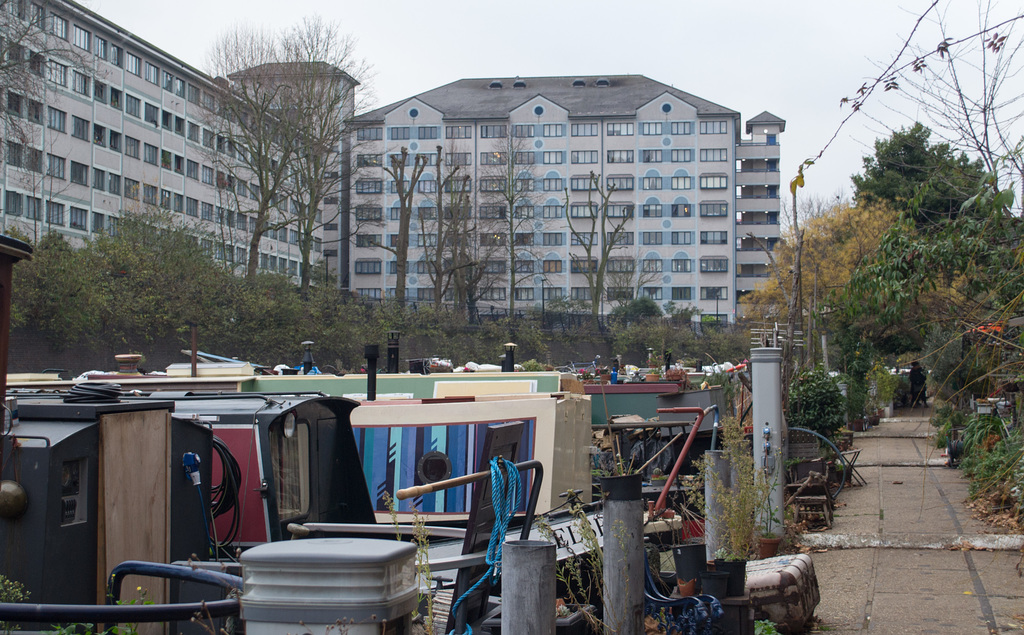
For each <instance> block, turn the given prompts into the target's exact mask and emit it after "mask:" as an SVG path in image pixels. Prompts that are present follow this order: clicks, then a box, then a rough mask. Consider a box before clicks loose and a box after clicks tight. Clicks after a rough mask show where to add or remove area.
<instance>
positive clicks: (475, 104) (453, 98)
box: [356, 75, 739, 123]
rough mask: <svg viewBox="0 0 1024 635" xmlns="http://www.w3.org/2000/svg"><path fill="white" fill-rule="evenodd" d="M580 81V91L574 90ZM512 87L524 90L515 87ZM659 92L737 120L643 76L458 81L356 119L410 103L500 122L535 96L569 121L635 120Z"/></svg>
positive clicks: (380, 116) (730, 112) (450, 114)
mask: <svg viewBox="0 0 1024 635" xmlns="http://www.w3.org/2000/svg"><path fill="white" fill-rule="evenodd" d="M496 82H500V84H501V88H491V87H490V86H491V85H492V84H494V83H496ZM580 82H582V83H583V86H582V87H578V86H574V83H575V84H579V83H580ZM599 82H602V83H603V82H607V85H605V86H602V85H599ZM514 84H519V85H522V84H525V86H523V87H521V88H515V87H513V85H514ZM664 93H669V94H671V95H674V96H675V97H678V98H679V99H681V100H683V101H685V102H687V103H689V104H691V105H692V106H694V107H695V108H696V109H697V113H698V114H699V115H726V116H734V117H738V116H739V113H738V112H736V111H735V110H731V109H729V108H725V107H724V106H719V105H718V104H715V103H713V102H710V101H708V100H706V99H701V98H700V97H697V96H695V95H691V94H690V93H687V92H684V91H681V90H678V89H676V88H673V87H671V86H669V85H667V84H662V83H661V82H657V81H654V80H653V79H650V78H648V77H644V76H643V75H608V76H577V77H494V78H477V79H460V80H457V81H454V82H452V83H450V84H445V85H444V86H440V87H438V88H434V89H432V90H428V91H426V92H424V93H420V94H418V95H414V96H413V97H410V98H408V99H403V100H401V101H397V102H395V103H393V104H389V105H387V106H383V107H381V108H377V109H376V110H372V111H370V112H367V113H364V114H362V115H360V116H359V117H357V118H356V121H357V122H361V123H370V122H376V121H383V120H384V117H385V116H386V115H387V114H388V113H390V112H391V111H393V110H395V109H396V108H398V107H399V106H401V105H402V104H405V103H407V102H408V101H409V100H411V99H418V100H419V101H421V102H423V103H424V104H426V105H428V106H430V107H432V108H435V109H437V110H438V111H440V112H441V113H443V116H444V118H445V119H449V120H452V119H504V118H507V117H508V113H509V112H510V111H512V110H514V109H515V108H517V107H519V106H520V105H522V104H523V103H525V102H527V101H529V100H530V99H533V98H534V97H536V96H538V95H540V96H543V97H544V98H545V99H548V100H550V101H552V102H554V103H556V104H558V105H559V106H562V107H563V108H565V109H566V110H568V111H569V116H570V117H615V116H635V115H636V111H637V109H638V108H640V107H641V106H643V105H644V104H646V103H648V102H650V101H651V100H652V99H655V98H656V97H658V96H659V95H662V94H664Z"/></svg>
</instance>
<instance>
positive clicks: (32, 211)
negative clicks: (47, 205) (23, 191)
mask: <svg viewBox="0 0 1024 635" xmlns="http://www.w3.org/2000/svg"><path fill="white" fill-rule="evenodd" d="M25 218H27V219H29V220H42V219H43V199H41V198H38V197H36V196H26V197H25Z"/></svg>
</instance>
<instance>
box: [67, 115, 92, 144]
mask: <svg viewBox="0 0 1024 635" xmlns="http://www.w3.org/2000/svg"><path fill="white" fill-rule="evenodd" d="M71 136H72V137H74V138H76V139H83V140H85V141H88V140H89V121H88V120H86V119H82V118H81V117H76V116H74V115H72V116H71Z"/></svg>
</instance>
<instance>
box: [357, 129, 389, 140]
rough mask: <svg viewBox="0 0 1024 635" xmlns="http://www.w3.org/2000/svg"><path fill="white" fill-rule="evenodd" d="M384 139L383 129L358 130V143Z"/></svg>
mask: <svg viewBox="0 0 1024 635" xmlns="http://www.w3.org/2000/svg"><path fill="white" fill-rule="evenodd" d="M383 138H384V129H383V128H379V127H378V128H359V129H358V130H356V140H358V141H380V140H381V139H383Z"/></svg>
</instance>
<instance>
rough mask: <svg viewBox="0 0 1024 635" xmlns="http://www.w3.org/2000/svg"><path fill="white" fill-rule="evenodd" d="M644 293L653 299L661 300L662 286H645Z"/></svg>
mask: <svg viewBox="0 0 1024 635" xmlns="http://www.w3.org/2000/svg"><path fill="white" fill-rule="evenodd" d="M643 294H644V295H645V296H647V297H648V298H650V299H652V300H660V299H661V287H644V288H643Z"/></svg>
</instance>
